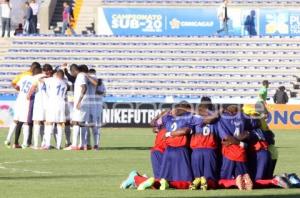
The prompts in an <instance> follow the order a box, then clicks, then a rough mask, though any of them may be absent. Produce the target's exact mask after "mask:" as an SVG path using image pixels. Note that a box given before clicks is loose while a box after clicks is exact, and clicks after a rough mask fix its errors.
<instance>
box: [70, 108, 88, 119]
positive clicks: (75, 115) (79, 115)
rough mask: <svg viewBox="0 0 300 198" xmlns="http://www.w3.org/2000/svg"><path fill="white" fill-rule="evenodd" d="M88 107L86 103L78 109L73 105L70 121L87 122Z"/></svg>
mask: <svg viewBox="0 0 300 198" xmlns="http://www.w3.org/2000/svg"><path fill="white" fill-rule="evenodd" d="M88 118H89V108H88V107H87V106H86V105H83V106H81V108H80V109H77V108H76V107H75V106H74V107H73V112H72V121H73V122H88V120H89V119H88Z"/></svg>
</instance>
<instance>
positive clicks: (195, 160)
mask: <svg viewBox="0 0 300 198" xmlns="http://www.w3.org/2000/svg"><path fill="white" fill-rule="evenodd" d="M203 163H204V159H203V155H202V151H201V149H193V151H192V155H191V165H192V171H193V175H194V178H195V179H194V181H193V182H192V184H191V186H190V189H191V190H197V189H199V188H200V185H201V177H202V176H204V170H203V165H204V164H203Z"/></svg>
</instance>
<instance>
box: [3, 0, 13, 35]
mask: <svg viewBox="0 0 300 198" xmlns="http://www.w3.org/2000/svg"><path fill="white" fill-rule="evenodd" d="M11 8H12V5H11V4H10V2H9V0H4V2H3V3H1V21H2V37H4V35H5V31H7V37H10V17H11Z"/></svg>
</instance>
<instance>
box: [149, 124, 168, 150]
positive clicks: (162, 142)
mask: <svg viewBox="0 0 300 198" xmlns="http://www.w3.org/2000/svg"><path fill="white" fill-rule="evenodd" d="M166 132H167V129H165V128H163V129H161V130H159V131H158V133H157V134H156V137H155V142H154V146H153V147H152V149H151V151H160V152H162V153H163V152H164V151H165V149H166V147H167V145H166V139H165V134H166Z"/></svg>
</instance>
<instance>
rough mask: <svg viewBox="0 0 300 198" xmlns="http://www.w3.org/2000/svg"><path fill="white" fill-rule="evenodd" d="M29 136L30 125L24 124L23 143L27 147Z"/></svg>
mask: <svg viewBox="0 0 300 198" xmlns="http://www.w3.org/2000/svg"><path fill="white" fill-rule="evenodd" d="M28 138H29V125H28V124H24V125H23V144H22V146H24V147H27V146H28V145H27V141H28Z"/></svg>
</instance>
